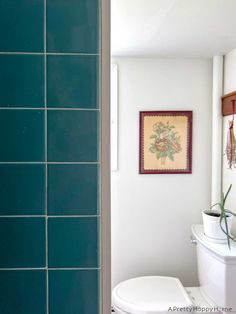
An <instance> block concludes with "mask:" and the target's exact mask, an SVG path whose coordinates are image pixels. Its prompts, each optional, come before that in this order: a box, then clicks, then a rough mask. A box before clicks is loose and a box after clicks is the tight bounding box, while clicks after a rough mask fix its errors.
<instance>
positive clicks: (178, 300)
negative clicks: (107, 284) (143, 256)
mask: <svg viewBox="0 0 236 314" xmlns="http://www.w3.org/2000/svg"><path fill="white" fill-rule="evenodd" d="M112 297H113V305H114V309H115V312H116V313H118V314H127V313H128V314H151V313H152V314H154V313H167V312H168V310H169V311H171V309H173V311H174V309H176V308H189V309H190V308H192V307H193V303H192V301H191V299H190V297H189V295H188V294H187V292H186V290H185V289H184V287H183V286H182V284H181V282H180V280H179V279H178V278H173V277H160V276H148V277H138V278H133V279H129V280H126V281H124V282H122V283H120V284H119V285H117V286H116V287H115V289H114V290H113V295H112Z"/></svg>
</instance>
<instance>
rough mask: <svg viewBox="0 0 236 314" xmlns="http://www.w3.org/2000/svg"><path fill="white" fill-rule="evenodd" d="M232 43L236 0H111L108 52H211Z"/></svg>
mask: <svg viewBox="0 0 236 314" xmlns="http://www.w3.org/2000/svg"><path fill="white" fill-rule="evenodd" d="M234 48H236V0H111V52H112V56H143V57H151V56H159V57H211V56H213V55H219V54H220V55H221V54H225V53H227V52H229V51H231V50H232V49H234Z"/></svg>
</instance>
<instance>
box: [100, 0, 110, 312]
mask: <svg viewBox="0 0 236 314" xmlns="http://www.w3.org/2000/svg"><path fill="white" fill-rule="evenodd" d="M110 64H111V59H110V0H101V82H100V90H101V95H100V97H101V98H100V102H101V126H100V129H101V192H100V195H101V201H100V202H101V203H100V204H101V230H100V234H101V275H100V278H101V280H100V287H101V289H100V313H101V314H108V313H111V219H110Z"/></svg>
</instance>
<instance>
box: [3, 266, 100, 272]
mask: <svg viewBox="0 0 236 314" xmlns="http://www.w3.org/2000/svg"><path fill="white" fill-rule="evenodd" d="M6 270H100V268H99V267H86V268H81V267H67V268H50V267H48V268H47V267H31V268H28V267H26V268H23V267H21V268H0V271H6Z"/></svg>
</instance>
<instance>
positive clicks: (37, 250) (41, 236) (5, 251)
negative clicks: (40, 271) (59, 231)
mask: <svg viewBox="0 0 236 314" xmlns="http://www.w3.org/2000/svg"><path fill="white" fill-rule="evenodd" d="M45 250H46V249H45V219H44V218H18V217H17V218H11V217H10V218H0V252H1V254H0V268H31V267H34V268H35V267H45Z"/></svg>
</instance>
